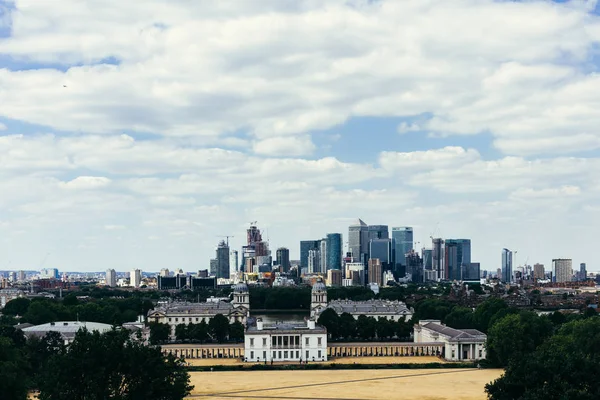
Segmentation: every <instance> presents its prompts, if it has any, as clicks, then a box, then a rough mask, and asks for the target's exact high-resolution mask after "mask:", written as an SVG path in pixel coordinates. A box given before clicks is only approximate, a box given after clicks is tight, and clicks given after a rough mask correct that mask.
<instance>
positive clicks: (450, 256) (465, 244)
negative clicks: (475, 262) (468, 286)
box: [444, 239, 471, 281]
mask: <svg viewBox="0 0 600 400" xmlns="http://www.w3.org/2000/svg"><path fill="white" fill-rule="evenodd" d="M470 265H471V240H470V239H446V240H445V247H444V267H445V270H446V272H445V274H446V279H447V280H451V281H454V280H456V281H460V280H463V279H464V275H466V271H467V270H468V268H469V266H470Z"/></svg>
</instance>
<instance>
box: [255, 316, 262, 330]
mask: <svg viewBox="0 0 600 400" xmlns="http://www.w3.org/2000/svg"><path fill="white" fill-rule="evenodd" d="M256 329H257V330H259V331H262V330H263V320H262V318H257V319H256Z"/></svg>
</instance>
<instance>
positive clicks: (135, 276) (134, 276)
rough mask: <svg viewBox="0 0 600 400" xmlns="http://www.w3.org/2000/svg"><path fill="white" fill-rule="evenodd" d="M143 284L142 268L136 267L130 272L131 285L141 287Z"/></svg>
mask: <svg viewBox="0 0 600 400" xmlns="http://www.w3.org/2000/svg"><path fill="white" fill-rule="evenodd" d="M141 284H142V270H140V269H134V270H132V271H131V272H130V273H129V286H132V287H135V288H137V287H140V285H141Z"/></svg>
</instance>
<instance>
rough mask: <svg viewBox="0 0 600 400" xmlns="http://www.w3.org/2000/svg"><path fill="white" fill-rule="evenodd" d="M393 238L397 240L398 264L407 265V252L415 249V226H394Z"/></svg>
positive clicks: (396, 261) (396, 260)
mask: <svg viewBox="0 0 600 400" xmlns="http://www.w3.org/2000/svg"><path fill="white" fill-rule="evenodd" d="M392 239H394V242H395V250H396V259H395V260H394V262H395V263H396V264H401V265H404V266H406V258H405V256H406V254H408V253H410V251H411V250H413V228H411V227H410V226H397V227H392Z"/></svg>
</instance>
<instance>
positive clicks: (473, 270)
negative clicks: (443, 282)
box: [463, 262, 481, 281]
mask: <svg viewBox="0 0 600 400" xmlns="http://www.w3.org/2000/svg"><path fill="white" fill-rule="evenodd" d="M466 272H467V274H466V276H465V275H463V280H469V281H476V280H479V279H481V263H478V262H472V263H471V264H469V266H468V267H467V269H466Z"/></svg>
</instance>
